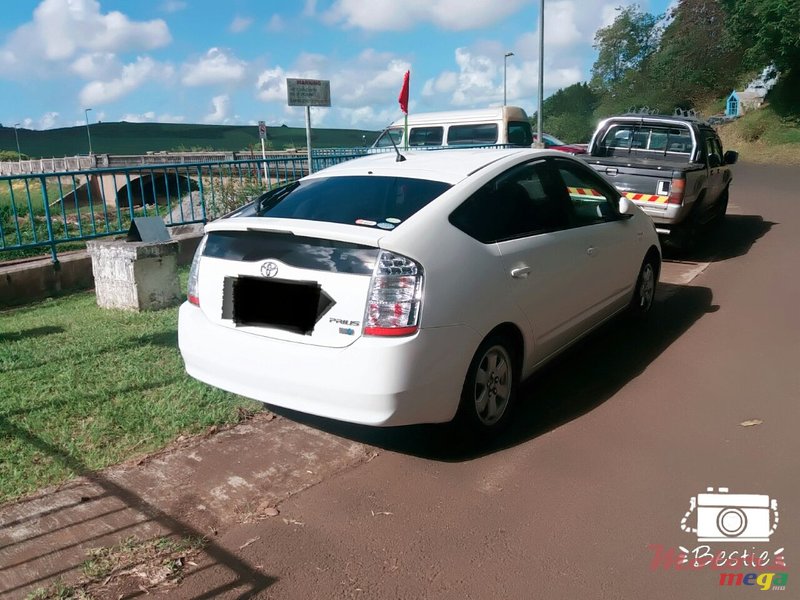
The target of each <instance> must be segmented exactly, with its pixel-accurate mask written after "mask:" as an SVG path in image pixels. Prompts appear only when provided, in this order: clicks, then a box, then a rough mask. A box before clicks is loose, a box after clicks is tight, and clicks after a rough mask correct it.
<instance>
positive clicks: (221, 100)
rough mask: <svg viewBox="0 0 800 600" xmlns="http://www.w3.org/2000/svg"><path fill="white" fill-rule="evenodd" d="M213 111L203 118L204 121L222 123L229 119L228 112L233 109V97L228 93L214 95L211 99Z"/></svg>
mask: <svg viewBox="0 0 800 600" xmlns="http://www.w3.org/2000/svg"><path fill="white" fill-rule="evenodd" d="M211 106H212V108H213V110H212V112H211V113H209V114H207V115H206V116H205V117H204V118H203V122H204V123H211V124H216V125H219V124H222V123H226V122H228V120H229V117H228V114H229V113H230V109H231V98H230V96H228V95H227V94H223V95H221V96H214V97H213V98H212V99H211Z"/></svg>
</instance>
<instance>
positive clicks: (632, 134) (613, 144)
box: [598, 123, 692, 159]
mask: <svg viewBox="0 0 800 600" xmlns="http://www.w3.org/2000/svg"><path fill="white" fill-rule="evenodd" d="M598 150H600V151H601V152H602V153H603V156H621V155H624V154H629V153H631V152H637V153H641V152H649V153H652V154H653V155H654V156H656V155H659V154H660V155H665V156H670V155H672V156H682V157H683V158H684V159H688V157H689V154H691V152H692V135H691V133H690V132H689V130H688V128H685V127H680V126H678V127H669V126H657V125H646V124H644V125H642V124H639V123H625V124H620V125H612V126H611V127H610V128H609V129H608V131H607V132H606V134H605V136H603V139H602V140H601V142H600V144H599V147H598Z"/></svg>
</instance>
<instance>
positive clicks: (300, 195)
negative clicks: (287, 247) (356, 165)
mask: <svg viewBox="0 0 800 600" xmlns="http://www.w3.org/2000/svg"><path fill="white" fill-rule="evenodd" d="M449 188H450V184H449V183H444V182H441V181H430V180H427V179H411V178H407V177H378V176H369V175H365V176H343V177H327V178H324V179H310V180H305V181H300V182H299V183H297V184H295V186H294V187H293V188H292V189H291V190H288V191H287V192H285V193H283V194H281V195H277V196H274V197H265V198H262V200H261V201H260V204H259V210H258V216H260V217H277V218H282V219H307V220H311V221H327V222H330V223H344V224H352V225H362V226H366V227H380V228H382V229H387V230H388V229H394V227H396V226H397V225H399V224H400V223H402V222H403V221H405V220H406V219H408V218H409V217H410V216H411V215H413V214H414V213H416V212H417V211H418V210H420V209H421V208H422V207H423V206H425V205H427V204H428V203H430V202H431V201H433V200H434V199H435V198H437V197H438V196H440V195H441V194H443V193H444V192H445V191H446V190H447V189H449Z"/></svg>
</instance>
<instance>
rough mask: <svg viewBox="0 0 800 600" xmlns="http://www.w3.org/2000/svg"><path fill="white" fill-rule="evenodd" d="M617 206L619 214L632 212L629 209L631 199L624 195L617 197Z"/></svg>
mask: <svg viewBox="0 0 800 600" xmlns="http://www.w3.org/2000/svg"><path fill="white" fill-rule="evenodd" d="M617 208H618V209H619V214H621V215H630V214H632V213H633V211H632V210H631V201H630V200H628V199H627V198H626V197H625V196H622V197H621V198H620V199H619V204H617Z"/></svg>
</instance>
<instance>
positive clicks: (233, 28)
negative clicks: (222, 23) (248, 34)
mask: <svg viewBox="0 0 800 600" xmlns="http://www.w3.org/2000/svg"><path fill="white" fill-rule="evenodd" d="M252 24H253V19H252V18H251V17H240V16H238V15H237V16H235V17H234V18H233V21H231V24H230V25H229V26H228V31H230V32H231V33H241V32H243V31H244V30H246V29H247V28H248V27H250V25H252Z"/></svg>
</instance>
